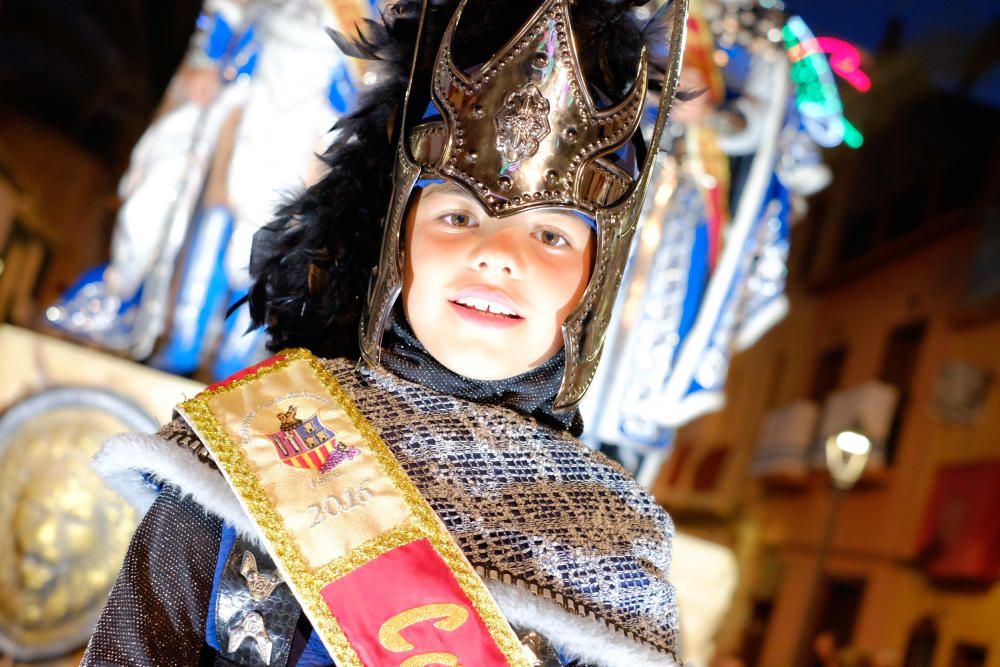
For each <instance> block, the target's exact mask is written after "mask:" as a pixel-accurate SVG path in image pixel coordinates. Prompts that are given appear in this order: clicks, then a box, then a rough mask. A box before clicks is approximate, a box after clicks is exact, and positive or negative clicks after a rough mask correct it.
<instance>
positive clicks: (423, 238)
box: [403, 182, 593, 380]
mask: <svg viewBox="0 0 1000 667" xmlns="http://www.w3.org/2000/svg"><path fill="white" fill-rule="evenodd" d="M592 246H593V233H592V232H591V229H590V226H589V225H588V224H587V222H586V221H584V220H583V219H582V218H580V217H579V216H577V215H574V214H573V213H572V212H569V211H565V210H562V211H560V210H557V209H550V210H533V211H526V212H523V213H519V214H517V215H513V216H510V217H507V218H502V219H498V218H491V217H490V216H489V215H487V214H486V212H485V211H484V210H483V209H482V207H481V206H480V205H479V203H478V202H477V201H476V200H475V198H473V197H472V196H470V195H468V194H467V193H465V192H464V191H463V190H462V189H461V188H459V187H458V186H456V185H453V184H451V183H447V182H445V183H435V184H432V185H430V186H428V187H427V188H425V189H424V190H423V192H421V193H420V195H419V196H418V198H417V200H416V202H415V204H414V205H413V206H411V210H410V216H409V220H408V222H407V225H406V245H405V247H406V254H405V261H404V276H403V309H404V311H405V312H406V318H407V320H408V321H409V323H410V326H411V327H412V328H413V332H414V333H415V334H416V336H417V338H418V339H419V340H420V342H421V343H423V345H424V347H426V348H427V351H428V352H430V353H431V355H432V356H433V357H434V358H435V359H437V360H438V361H439V362H440V363H441V364H443V365H444V366H445V367H446V368H448V369H450V370H452V371H454V372H455V373H458V374H459V375H464V376H466V377H471V378H475V379H479V380H499V379H503V378H508V377H513V376H515V375H520V374H521V373H524V372H526V371H529V370H531V369H532V368H536V367H537V366H539V365H541V364H542V363H544V362H545V361H547V360H548V359H549V358H550V357H552V355H554V354H555V353H556V352H557V351H558V350H559V349H560V348H561V347H562V330H561V326H562V323H563V321H564V320H565V319H566V316H567V315H569V313H570V312H571V311H572V310H573V309H574V308H575V307H576V306H577V304H578V303H579V301H580V297H581V296H582V295H583V291H584V289H585V288H586V287H587V283H588V281H589V280H590V267H591V255H592Z"/></svg>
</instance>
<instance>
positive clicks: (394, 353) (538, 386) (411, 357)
mask: <svg viewBox="0 0 1000 667" xmlns="http://www.w3.org/2000/svg"><path fill="white" fill-rule="evenodd" d="M382 365H384V366H385V367H386V368H387V369H389V370H390V371H392V372H393V373H395V374H396V375H398V376H400V377H401V378H403V379H404V380H409V381H410V382H416V383H418V384H422V385H424V386H425V387H429V388H431V389H434V390H435V391H440V392H441V393H444V394H450V395H452V396H457V397H459V398H464V399H466V400H469V401H475V402H476V403H489V404H491V405H501V406H504V407H507V408H511V409H512V410H517V411H518V412H520V413H522V414H525V415H528V416H530V417H533V418H535V419H537V420H538V421H540V422H542V423H544V424H547V425H549V426H552V427H554V428H557V429H559V430H562V431H569V432H570V433H571V434H572V435H574V436H578V435H580V433H582V432H583V420H582V419H581V418H580V413H579V411H577V410H571V411H566V412H555V411H554V410H553V409H552V403H553V401H555V397H556V393H557V392H558V391H559V385H560V383H561V382H562V377H563V369H564V368H565V366H566V358H565V353H564V352H563V350H560V351H559V352H558V353H556V354H555V355H554V356H553V357H552V358H551V359H549V360H548V361H546V362H545V363H544V364H542V365H541V366H539V367H538V368H534V369H532V370H530V371H528V372H527V373H523V374H521V375H517V376H515V377H512V378H506V379H504V380H474V379H472V378H467V377H464V376H462V375H459V374H458V373H455V372H453V371H450V370H448V369H447V368H445V367H444V366H442V365H441V363H440V362H439V361H438V360H437V359H435V358H434V357H432V356H431V354H430V353H429V352H428V351H427V349H426V348H425V347H424V346H423V344H422V343H421V342H420V341H419V340H417V337H416V336H415V335H414V333H413V330H412V329H410V325H409V323H408V322H407V321H406V317H405V316H404V315H403V314H402V312H401V311H400V309H399V308H396V309H395V310H394V311H393V313H392V326H391V327H389V329H388V330H387V331H386V332H385V337H384V338H383V340H382Z"/></svg>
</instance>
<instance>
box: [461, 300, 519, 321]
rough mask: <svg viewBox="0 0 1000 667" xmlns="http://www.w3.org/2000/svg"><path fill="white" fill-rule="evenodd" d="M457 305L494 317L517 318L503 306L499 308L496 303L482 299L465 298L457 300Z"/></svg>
mask: <svg viewBox="0 0 1000 667" xmlns="http://www.w3.org/2000/svg"><path fill="white" fill-rule="evenodd" d="M455 303H458V304H461V305H463V306H468V307H469V308H475V309H476V310H479V311H482V312H484V313H492V314H493V315H509V316H511V317H517V314H516V313H513V312H511V311H509V310H507V309H506V308H504V307H503V306H498V305H497V304H495V303H491V302H489V301H483V300H481V299H473V298H468V297H463V298H461V299H456V301H455Z"/></svg>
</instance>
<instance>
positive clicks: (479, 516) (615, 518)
mask: <svg viewBox="0 0 1000 667" xmlns="http://www.w3.org/2000/svg"><path fill="white" fill-rule="evenodd" d="M637 4H638V5H641V4H643V3H642V2H624V3H621V2H611V1H610V0H575V2H570V0H541V1H537V2H530V3H521V2H513V1H509V2H506V1H500V0H489V1H486V0H478V1H470V2H465V1H456V0H448V1H446V2H427V3H425V4H422V3H417V2H409V1H406V0H401V1H400V2H397V3H395V4H391V5H389V6H388V7H386V9H385V14H384V17H385V22H384V24H378V23H367V24H364V25H362V26H361V27H360V32H359V37H358V39H357V40H356V41H355V42H350V41H348V40H347V39H346V38H344V37H342V36H339V35H337V36H335V40H336V41H337V42H338V45H339V46H340V47H341V48H342V50H344V51H345V52H347V53H348V54H350V55H355V56H362V57H368V58H372V59H374V60H376V61H377V62H378V63H379V64H380V66H379V67H377V68H374V69H373V70H372V71H373V72H374V73H375V74H376V77H377V80H378V82H379V83H378V84H377V85H376V86H374V87H373V88H372V89H370V90H368V91H367V92H366V93H365V94H364V95H363V98H362V101H361V104H360V107H359V109H358V110H356V111H355V112H354V113H353V114H352V115H351V116H350V117H348V118H347V119H346V120H345V121H343V122H342V123H341V124H340V125H339V131H340V135H339V138H338V140H337V141H336V142H335V143H334V144H333V146H332V147H331V149H330V151H329V152H328V153H327V154H326V156H325V160H326V162H327V165H328V167H329V171H328V173H327V175H326V176H325V177H324V178H323V179H322V180H321V181H320V182H318V183H317V184H316V185H315V186H313V187H311V188H310V189H309V190H307V191H306V192H305V193H303V194H302V195H301V196H300V197H299V198H298V199H297V200H295V201H294V202H293V203H291V204H290V205H289V206H287V207H286V208H285V209H283V210H282V211H281V212H280V213H279V217H278V219H277V220H276V221H275V222H274V223H273V224H272V225H270V226H269V227H268V228H266V229H264V230H262V231H261V232H260V233H258V236H257V237H256V239H255V247H254V257H253V260H252V262H251V267H250V268H251V273H252V275H253V276H254V279H255V286H254V288H253V290H252V292H251V295H250V299H249V300H250V306H251V311H252V313H253V314H254V317H255V319H256V321H257V322H258V323H260V324H262V325H263V326H265V327H266V328H267V331H268V334H269V337H270V342H271V346H272V348H273V349H274V350H275V351H278V352H279V353H278V354H277V356H275V357H274V358H272V359H270V360H268V361H266V362H264V363H263V364H260V365H259V366H257V367H254V368H251V369H247V370H246V371H243V372H241V373H239V374H237V375H235V376H233V377H232V378H229V379H227V380H225V381H223V382H221V383H218V384H217V385H213V386H212V387H209V388H208V389H206V390H205V391H204V392H202V393H201V394H199V395H198V396H196V397H194V398H192V399H190V400H188V401H185V402H184V403H182V404H181V405H179V406H178V408H177V418H176V419H175V420H174V421H173V422H171V423H170V424H168V425H167V426H166V427H165V428H164V429H163V430H161V432H160V433H159V434H157V435H156V436H136V435H131V436H121V437H119V438H116V439H113V440H111V441H109V442H108V443H107V444H106V445H105V447H104V448H103V450H102V453H101V454H100V455H99V457H98V461H97V464H96V465H97V467H98V468H99V469H100V470H101V471H102V473H103V474H104V475H105V476H106V478H107V479H108V480H109V481H110V482H111V483H113V484H114V485H116V486H117V488H119V489H120V490H121V491H122V493H123V494H124V495H126V497H128V498H129V499H130V500H131V501H132V502H134V503H135V504H136V505H137V506H138V507H140V509H142V510H144V511H145V516H144V518H143V521H142V523H141V525H140V527H139V529H138V530H137V532H136V535H135V537H134V538H133V541H132V545H131V546H130V549H129V552H128V554H127V556H126V558H125V562H124V564H123V567H122V571H121V574H120V575H119V578H118V581H117V582H116V584H115V586H114V589H113V590H112V592H111V596H110V599H109V601H108V605H107V607H106V608H105V611H104V613H103V615H102V617H101V620H100V622H99V623H98V626H97V629H96V631H95V634H94V636H93V639H92V641H91V644H90V646H89V648H88V651H87V654H86V656H85V658H84V664H86V665H105V664H116V665H122V664H126V665H201V664H209V665H212V664H218V665H230V664H241V665H300V666H301V665H333V664H336V665H339V666H341V667H347V666H348V665H350V666H355V665H357V666H360V665H365V666H367V667H382V666H383V665H391V666H393V667H397V666H398V667H420V666H427V665H448V666H450V667H455V666H457V665H465V667H500V666H501V665H514V666H517V667H522V666H528V665H534V666H538V665H544V666H545V667H555V666H561V665H576V666H583V665H595V666H596V665H601V666H626V667H636V666H639V665H675V664H677V661H678V660H679V658H678V646H677V644H678V618H677V608H676V603H675V595H674V590H673V587H672V586H671V585H670V583H669V581H668V579H667V571H668V569H669V566H670V539H671V535H672V531H673V527H672V524H671V521H670V518H669V517H668V516H667V515H666V514H665V513H664V512H663V510H662V509H661V508H660V507H659V506H658V505H657V503H656V502H655V501H654V500H653V499H652V498H651V497H650V496H649V495H648V494H647V493H646V492H645V491H644V490H643V489H641V488H640V487H639V486H638V485H636V484H635V482H634V481H633V480H632V479H631V478H629V477H628V475H627V474H626V473H625V472H624V471H623V470H622V469H621V468H620V467H619V466H617V465H616V464H613V463H611V462H610V461H608V460H607V459H606V458H604V457H603V456H601V455H599V454H596V453H594V452H592V451H590V450H589V449H587V448H586V447H585V446H584V445H582V444H581V443H580V442H579V441H577V440H576V439H575V437H574V436H575V435H579V433H580V431H581V429H582V424H581V421H580V418H579V414H578V412H577V410H576V405H577V404H578V403H579V401H580V399H581V398H582V396H583V394H584V392H585V391H586V389H587V386H588V385H589V383H590V380H591V379H592V377H593V374H594V371H595V369H596V365H597V362H598V360H599V358H600V352H601V347H602V343H603V338H604V332H605V329H606V328H607V326H608V323H609V320H610V313H611V308H612V305H613V302H614V297H615V293H616V290H617V287H618V283H619V280H620V278H621V274H622V271H623V270H624V265H625V261H626V259H627V257H628V252H629V247H630V244H631V241H632V238H633V236H634V234H635V231H636V226H637V224H638V218H639V214H640V208H641V204H642V201H643V199H644V195H645V188H646V185H647V183H648V181H649V174H650V171H651V169H652V166H653V159H654V157H655V153H656V151H655V150H649V149H648V146H658V145H659V138H660V133H661V132H662V130H663V126H664V123H665V120H666V116H667V112H668V110H669V106H670V101H671V99H672V97H673V95H674V92H675V86H676V81H677V75H678V72H679V67H680V62H679V58H680V52H681V51H682V48H681V45H682V44H683V37H684V26H685V16H686V2H685V1H684V0H674V1H673V2H672V3H667V4H666V5H665V6H664V7H663V8H662V9H661V10H660V11H658V12H656V13H655V14H654V15H653V17H652V18H651V19H648V20H646V21H640V20H639V19H638V18H637V17H636V15H635V12H634V11H633V9H634V6H635V5H637ZM581 46H583V47H585V48H581ZM647 47H648V48H647ZM651 89H652V90H659V91H660V94H659V99H658V100H654V99H653V96H649V99H647V93H648V91H649V90H651ZM647 110H648V111H650V112H651V113H652V114H653V115H655V118H656V120H655V123H654V125H653V127H652V131H651V133H650V135H649V140H648V141H649V143H648V144H647V141H646V139H644V136H643V133H642V131H640V129H639V122H640V119H641V118H642V117H643V114H644V112H645V111H647ZM373 267H374V270H373ZM284 348H299V349H291V350H284V351H281V350H283V349H284ZM359 354H360V357H361V360H360V361H359V360H358V356H359Z"/></svg>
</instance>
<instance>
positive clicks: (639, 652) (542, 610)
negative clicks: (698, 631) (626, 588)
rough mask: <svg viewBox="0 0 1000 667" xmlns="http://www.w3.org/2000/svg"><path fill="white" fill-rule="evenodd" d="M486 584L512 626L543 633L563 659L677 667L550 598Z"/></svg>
mask: <svg viewBox="0 0 1000 667" xmlns="http://www.w3.org/2000/svg"><path fill="white" fill-rule="evenodd" d="M486 586H487V588H489V589H490V592H491V593H492V594H493V598H494V599H495V600H496V601H497V604H498V605H500V609H501V610H502V611H503V614H504V616H505V617H506V618H507V620H508V621H509V622H510V623H511V624H512V625H515V626H518V627H522V628H529V629H531V630H534V631H535V632H537V633H539V634H540V635H542V636H544V637H545V638H546V639H548V640H549V642H550V643H551V644H552V646H554V647H555V648H556V649H558V650H559V652H560V653H562V654H563V656H564V657H566V658H570V659H573V660H580V661H582V662H584V663H587V664H592V665H596V666H597V667H680V664H679V663H677V662H675V661H674V660H673V659H672V658H671V657H670V656H669V655H667V654H665V653H660V652H659V651H657V650H655V649H653V648H651V647H649V646H645V645H643V644H639V643H638V642H635V641H632V640H631V639H629V638H627V637H626V636H625V635H623V634H621V633H620V632H616V631H614V630H612V629H611V628H609V627H607V626H606V625H604V624H603V623H602V622H600V621H598V620H596V619H593V618H588V617H586V616H580V615H579V614H574V613H572V612H569V611H567V610H565V609H563V608H562V607H561V606H559V605H558V604H557V603H555V602H553V601H552V600H547V599H545V598H542V597H539V596H537V595H533V594H532V593H530V592H528V591H526V590H523V589H520V588H518V587H517V586H511V585H510V584H503V583H500V582H497V581H488V582H486Z"/></svg>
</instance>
